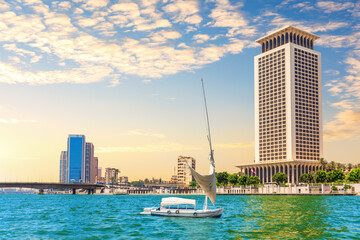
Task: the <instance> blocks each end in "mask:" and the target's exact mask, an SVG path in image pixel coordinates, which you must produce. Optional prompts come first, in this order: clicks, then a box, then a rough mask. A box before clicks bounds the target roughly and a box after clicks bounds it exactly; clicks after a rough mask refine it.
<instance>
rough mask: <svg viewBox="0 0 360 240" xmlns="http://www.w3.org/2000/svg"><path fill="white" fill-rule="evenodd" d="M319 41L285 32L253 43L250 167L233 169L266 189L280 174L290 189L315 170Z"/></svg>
mask: <svg viewBox="0 0 360 240" xmlns="http://www.w3.org/2000/svg"><path fill="white" fill-rule="evenodd" d="M318 38H319V37H318V36H315V35H313V34H311V33H307V32H305V31H302V30H300V29H297V28H294V27H292V26H287V27H284V28H282V29H280V30H278V31H276V32H273V33H271V34H269V35H267V36H265V37H262V38H260V39H258V40H257V41H256V42H257V43H259V44H260V45H261V46H262V48H261V49H262V53H261V54H259V55H257V56H255V62H254V67H255V163H253V164H246V165H241V166H237V167H239V168H240V171H241V172H242V173H243V174H247V175H257V176H259V177H260V179H261V181H262V182H263V183H265V182H271V181H272V176H273V175H274V174H275V173H277V172H284V173H286V174H287V175H288V177H289V182H292V183H295V182H298V179H299V176H300V175H301V174H303V173H308V172H311V171H316V170H318V169H320V164H319V159H320V158H321V157H322V112H321V104H322V102H321V55H320V53H319V52H317V51H314V50H313V48H314V41H315V40H316V39H318ZM253 171H254V172H255V174H254V173H253Z"/></svg>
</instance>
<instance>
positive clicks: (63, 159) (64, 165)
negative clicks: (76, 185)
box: [59, 151, 68, 183]
mask: <svg viewBox="0 0 360 240" xmlns="http://www.w3.org/2000/svg"><path fill="white" fill-rule="evenodd" d="M67 177H68V160H67V151H61V154H60V176H59V182H60V183H68V179H67Z"/></svg>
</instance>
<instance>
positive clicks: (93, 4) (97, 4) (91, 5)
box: [81, 0, 109, 11]
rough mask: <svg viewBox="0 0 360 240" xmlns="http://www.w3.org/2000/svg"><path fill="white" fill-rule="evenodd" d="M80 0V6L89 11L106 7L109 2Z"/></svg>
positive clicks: (107, 0) (103, 0)
mask: <svg viewBox="0 0 360 240" xmlns="http://www.w3.org/2000/svg"><path fill="white" fill-rule="evenodd" d="M81 2H82V5H81V6H82V7H83V8H84V9H86V10H90V11H94V10H97V9H99V8H103V7H106V6H107V5H108V4H109V0H82V1H81Z"/></svg>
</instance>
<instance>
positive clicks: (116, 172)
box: [115, 168, 120, 183]
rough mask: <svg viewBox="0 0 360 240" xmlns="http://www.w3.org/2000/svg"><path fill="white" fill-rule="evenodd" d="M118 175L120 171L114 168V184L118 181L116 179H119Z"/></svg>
mask: <svg viewBox="0 0 360 240" xmlns="http://www.w3.org/2000/svg"><path fill="white" fill-rule="evenodd" d="M119 173H120V170H119V169H117V168H115V182H116V183H117V181H118V178H119Z"/></svg>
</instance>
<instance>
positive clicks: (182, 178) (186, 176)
mask: <svg viewBox="0 0 360 240" xmlns="http://www.w3.org/2000/svg"><path fill="white" fill-rule="evenodd" d="M186 162H189V164H190V166H191V167H192V168H193V169H195V167H196V160H195V158H192V157H184V156H179V157H178V165H177V179H176V180H177V184H178V185H180V186H184V187H188V186H189V184H190V182H191V181H194V180H195V179H194V178H193V176H192V175H191V173H190V171H189V170H188V166H187V164H186Z"/></svg>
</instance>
